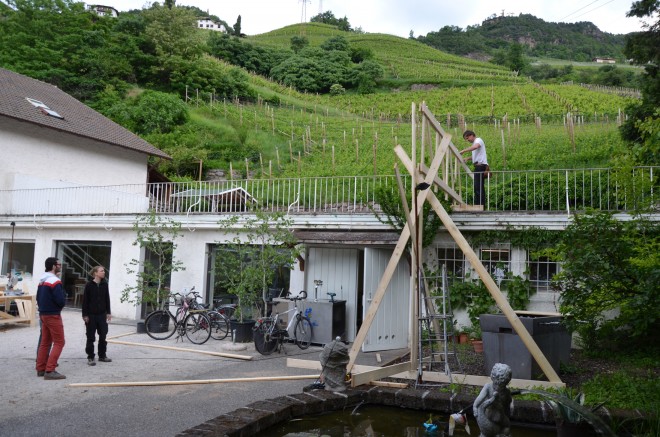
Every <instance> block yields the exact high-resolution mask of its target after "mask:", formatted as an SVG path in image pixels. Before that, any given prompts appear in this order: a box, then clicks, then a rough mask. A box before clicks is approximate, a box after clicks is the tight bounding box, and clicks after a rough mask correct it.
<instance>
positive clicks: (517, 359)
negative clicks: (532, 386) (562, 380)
mask: <svg viewBox="0 0 660 437" xmlns="http://www.w3.org/2000/svg"><path fill="white" fill-rule="evenodd" d="M561 319H562V318H561V317H552V316H538V317H534V316H524V317H520V321H521V322H522V324H523V326H525V328H526V329H527V332H529V333H530V335H531V336H532V338H533V339H534V341H535V342H536V344H537V345H538V346H539V348H540V349H541V352H543V355H545V356H546V358H547V359H548V361H549V362H550V365H551V366H552V368H553V369H555V371H557V372H559V365H560V363H568V357H569V355H570V352H571V334H570V333H569V332H568V331H567V330H566V328H565V327H564V325H563V324H562V323H561ZM479 324H480V325H481V332H482V334H483V335H482V340H483V342H484V354H485V357H484V358H485V362H486V369H487V370H488V371H490V369H492V367H493V365H494V364H495V363H504V364H508V365H509V366H510V367H511V370H512V372H513V377H514V378H518V379H530V380H531V379H537V378H538V377H542V376H543V373H542V371H541V368H540V367H539V366H538V364H537V363H536V360H534V357H532V354H531V353H530V352H529V351H528V350H527V348H526V347H525V344H524V343H523V342H522V340H521V339H520V337H519V336H518V334H516V332H515V331H514V330H513V327H512V326H511V324H510V323H509V321H508V320H507V318H506V317H505V316H504V315H502V314H482V315H481V316H479Z"/></svg>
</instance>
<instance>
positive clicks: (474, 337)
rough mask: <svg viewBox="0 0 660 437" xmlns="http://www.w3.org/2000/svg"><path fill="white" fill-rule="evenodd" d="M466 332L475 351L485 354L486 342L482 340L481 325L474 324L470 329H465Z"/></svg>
mask: <svg viewBox="0 0 660 437" xmlns="http://www.w3.org/2000/svg"><path fill="white" fill-rule="evenodd" d="M465 331H466V334H467V335H468V337H469V339H470V343H471V344H472V347H473V348H474V351H475V352H479V353H481V352H483V351H484V342H483V341H482V340H481V326H480V325H479V323H476V324H473V325H472V326H470V327H469V328H465Z"/></svg>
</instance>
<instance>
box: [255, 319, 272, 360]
mask: <svg viewBox="0 0 660 437" xmlns="http://www.w3.org/2000/svg"><path fill="white" fill-rule="evenodd" d="M272 331H273V321H272V320H264V321H263V322H261V325H259V327H257V328H256V329H255V330H254V332H253V333H252V337H253V339H254V348H255V349H256V350H257V352H259V353H260V354H261V355H270V354H272V353H273V351H274V350H275V349H276V348H277V339H276V338H273V334H272Z"/></svg>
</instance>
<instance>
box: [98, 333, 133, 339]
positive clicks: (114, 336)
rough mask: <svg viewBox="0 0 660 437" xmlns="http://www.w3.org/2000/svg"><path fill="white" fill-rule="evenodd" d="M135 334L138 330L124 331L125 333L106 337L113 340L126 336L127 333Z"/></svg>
mask: <svg viewBox="0 0 660 437" xmlns="http://www.w3.org/2000/svg"><path fill="white" fill-rule="evenodd" d="M134 334H137V332H124V333H123V334H117V335H112V336H110V337H106V339H107V340H113V339H115V338H121V337H126V336H127V335H134Z"/></svg>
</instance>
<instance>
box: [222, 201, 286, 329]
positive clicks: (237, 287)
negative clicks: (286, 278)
mask: <svg viewBox="0 0 660 437" xmlns="http://www.w3.org/2000/svg"><path fill="white" fill-rule="evenodd" d="M219 226H220V229H222V230H223V232H224V233H225V235H233V237H231V238H230V239H229V240H228V241H226V242H224V243H221V244H222V245H223V249H224V251H223V256H221V257H218V262H217V264H216V269H217V271H218V273H219V274H218V277H219V280H218V284H219V285H220V286H221V287H223V288H225V289H226V290H227V292H228V293H231V294H234V295H236V296H237V298H238V302H237V303H238V307H237V311H236V313H235V314H234V317H235V318H234V319H232V321H231V324H232V326H231V329H232V331H234V330H236V335H237V336H239V334H240V338H235V339H234V340H235V341H243V342H247V341H252V327H253V326H254V322H255V320H254V318H255V317H257V316H259V315H262V314H263V313H264V312H265V308H266V305H267V302H268V301H269V300H270V299H269V298H270V293H269V288H270V287H272V285H273V281H274V276H275V272H276V271H277V270H278V269H280V268H289V269H290V268H292V267H293V264H294V263H295V261H296V259H297V257H298V255H299V250H298V248H297V246H296V240H295V237H294V236H293V233H292V232H291V220H289V219H288V218H286V217H285V216H284V215H283V214H281V213H272V214H269V213H264V212H257V213H256V214H255V215H254V216H249V217H246V216H238V215H235V216H231V217H228V218H226V219H222V220H221V221H220V222H219Z"/></svg>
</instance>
